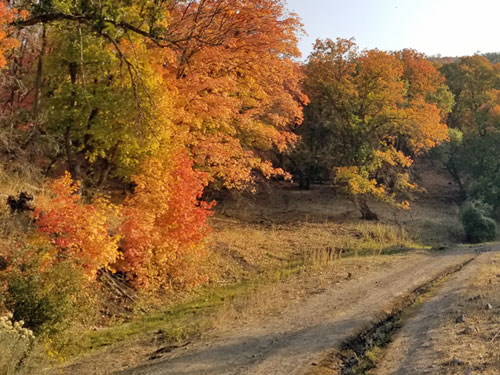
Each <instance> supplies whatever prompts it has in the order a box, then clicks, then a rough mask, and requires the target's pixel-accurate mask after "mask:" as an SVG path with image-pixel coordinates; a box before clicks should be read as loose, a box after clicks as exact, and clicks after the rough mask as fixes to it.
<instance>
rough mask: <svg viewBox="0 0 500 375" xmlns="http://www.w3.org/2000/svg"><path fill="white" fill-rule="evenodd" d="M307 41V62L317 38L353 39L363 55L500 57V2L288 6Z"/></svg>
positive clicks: (298, 1) (293, 0)
mask: <svg viewBox="0 0 500 375" xmlns="http://www.w3.org/2000/svg"><path fill="white" fill-rule="evenodd" d="M287 3H288V9H289V10H291V11H294V12H295V13H297V14H298V15H299V16H300V18H301V19H302V23H303V24H304V27H305V29H306V32H307V34H308V35H306V36H302V38H301V41H300V43H299V47H300V49H301V51H302V54H303V58H306V57H307V56H308V55H309V53H310V52H311V50H312V46H313V44H314V41H315V40H316V39H317V38H322V39H323V38H331V39H333V40H335V39H336V38H351V37H354V38H355V40H356V43H357V45H358V46H359V47H360V49H371V48H378V49H381V50H391V51H393V50H401V49H403V48H413V49H416V50H418V51H420V52H423V53H425V54H427V55H437V54H441V55H442V56H464V55H472V54H474V53H476V52H482V53H484V52H499V51H500V0H287Z"/></svg>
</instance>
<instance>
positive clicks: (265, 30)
mask: <svg viewBox="0 0 500 375" xmlns="http://www.w3.org/2000/svg"><path fill="white" fill-rule="evenodd" d="M16 5H17V7H18V8H19V9H21V10H23V11H26V12H29V14H30V15H29V17H27V18H26V19H24V20H18V21H14V22H12V23H11V26H16V27H17V28H18V29H19V30H23V31H26V32H28V33H30V34H31V35H36V36H37V37H38V38H39V39H43V40H42V41H38V42H37V45H38V46H39V56H38V59H34V62H35V61H37V63H38V65H39V66H41V67H42V69H32V71H33V73H34V72H35V71H36V75H37V77H36V79H33V80H32V84H33V85H35V86H36V87H35V90H34V92H35V93H36V94H35V96H37V99H36V100H34V101H33V106H34V107H36V110H35V109H33V112H36V113H37V116H36V117H37V119H40V121H41V122H43V123H40V126H39V127H37V128H36V130H38V131H39V133H40V134H42V135H44V136H45V135H46V134H47V133H49V134H50V135H51V136H52V139H55V141H56V144H57V146H58V148H59V150H60V151H59V152H57V151H56V150H51V151H50V152H49V153H50V154H52V155H53V154H56V155H57V156H58V158H59V159H60V158H64V159H65V160H66V163H67V165H68V168H69V170H70V171H71V173H72V174H73V175H74V176H76V177H77V178H79V179H83V180H85V181H87V180H90V182H91V183H93V184H97V185H102V184H103V183H104V182H105V181H106V179H107V176H109V175H110V174H112V175H116V176H121V177H126V178H128V177H130V176H131V174H133V173H134V172H135V171H136V170H137V168H138V166H139V165H141V163H142V162H143V161H144V160H145V158H146V157H147V156H148V155H149V156H152V155H155V154H156V153H157V152H158V151H159V150H160V149H161V148H163V147H169V146H168V145H169V144H179V143H181V144H183V145H185V146H186V147H187V148H188V149H189V150H190V153H191V154H192V155H193V157H194V159H195V161H196V165H197V167H198V168H200V169H203V170H204V171H206V172H208V173H209V175H210V179H211V181H212V182H213V183H214V184H215V186H219V187H221V186H225V187H228V188H243V187H244V186H245V185H246V184H247V183H249V182H251V181H252V179H253V176H254V173H255V172H257V171H260V173H262V174H264V175H265V176H267V177H269V176H272V175H283V174H284V172H283V171H282V170H279V169H276V168H274V167H273V166H272V165H271V164H270V162H269V161H266V160H265V159H266V158H265V154H266V153H269V152H282V151H283V150H285V149H286V148H287V147H288V146H289V145H290V144H292V143H293V142H294V141H295V136H294V134H293V132H291V131H290V128H289V126H290V125H293V124H295V123H300V122H301V120H302V110H301V109H302V104H303V103H305V102H306V97H305V96H304V95H303V93H302V92H301V89H300V85H299V82H300V79H301V72H300V69H298V67H297V65H296V64H295V63H294V62H293V58H294V57H297V56H298V55H299V52H298V49H297V47H296V43H297V33H299V32H300V30H301V25H300V23H299V21H298V18H297V16H296V15H294V14H290V13H288V12H287V11H286V9H285V7H284V3H283V1H278V0H265V1H262V0H245V1H242V0H241V1H232V0H231V1H229V0H198V1H195V0H191V1H180V0H178V1H168V2H167V1H161V2H158V1H146V2H137V1H132V2H126V3H122V2H111V1H103V2H88V1H78V2H74V1H63V0H61V1H36V2H35V1H25V2H19V3H16ZM39 112H40V113H39ZM172 129H175V131H171V130H172ZM173 134H174V135H175V139H172V135H173ZM52 161H53V162H54V160H52Z"/></svg>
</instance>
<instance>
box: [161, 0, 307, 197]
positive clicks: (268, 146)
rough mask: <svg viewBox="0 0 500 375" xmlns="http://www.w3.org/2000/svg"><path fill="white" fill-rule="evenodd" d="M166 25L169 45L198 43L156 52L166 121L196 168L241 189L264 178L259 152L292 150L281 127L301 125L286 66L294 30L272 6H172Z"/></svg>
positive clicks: (297, 91) (292, 71)
mask: <svg viewBox="0 0 500 375" xmlns="http://www.w3.org/2000/svg"><path fill="white" fill-rule="evenodd" d="M170 22H171V25H170V30H173V31H174V37H176V38H177V39H182V38H181V36H182V35H186V36H189V35H197V34H199V35H200V37H199V38H189V37H186V41H185V42H180V43H177V44H176V46H175V48H172V49H165V50H163V53H164V57H165V60H167V61H168V64H165V63H164V61H163V62H162V63H163V71H164V79H165V85H166V86H167V87H173V88H174V97H175V103H174V107H175V110H174V116H175V118H174V121H175V123H176V124H177V126H178V127H179V128H183V129H185V131H186V134H188V135H187V137H186V144H187V145H188V147H190V149H191V151H192V152H193V154H194V158H195V161H196V164H197V166H199V167H200V168H202V169H203V170H204V171H206V172H208V173H209V174H210V177H211V178H213V179H216V180H219V181H221V182H222V184H223V185H224V186H226V187H229V188H241V187H243V186H244V185H245V184H246V183H247V182H249V181H251V180H252V172H253V171H254V170H260V171H262V172H263V171H264V170H266V171H267V172H264V173H268V169H269V164H268V163H265V162H263V161H262V157H261V156H262V154H261V152H262V151H269V150H275V151H283V150H285V149H286V148H288V147H289V146H290V145H291V144H293V143H294V142H295V137H294V135H293V133H292V132H291V131H290V130H291V129H290V128H289V126H290V125H294V124H296V123H300V122H302V106H303V105H304V104H305V103H306V102H307V98H306V96H305V95H304V94H303V93H302V91H301V88H300V81H301V77H302V72H301V70H300V69H299V67H298V65H297V64H296V63H295V62H294V61H293V60H292V58H293V57H297V56H299V51H298V49H297V36H296V34H297V33H298V32H300V30H301V25H300V23H299V21H298V18H297V16H296V15H294V14H291V15H290V14H287V13H285V9H284V5H283V2H282V1H277V0H264V1H263V0H245V1H242V0H238V1H234V0H211V1H203V2H188V3H182V2H179V4H178V6H177V7H176V8H175V9H174V10H173V11H172V13H171V21H170ZM200 39H209V40H210V42H201V41H200ZM281 173H282V171H280V170H276V171H274V173H273V174H281Z"/></svg>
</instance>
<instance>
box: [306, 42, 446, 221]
mask: <svg viewBox="0 0 500 375" xmlns="http://www.w3.org/2000/svg"><path fill="white" fill-rule="evenodd" d="M306 75H307V79H306V93H307V94H308V95H309V98H310V99H311V105H310V106H309V107H308V108H307V109H306V122H305V124H304V127H305V128H307V127H308V126H309V124H310V123H321V124H322V126H324V127H325V128H326V129H327V130H328V132H329V134H330V136H329V140H330V141H331V142H332V143H333V144H331V145H330V149H331V150H332V152H334V153H335V156H334V158H333V159H332V162H331V167H332V168H334V178H335V181H336V183H338V184H340V185H342V186H343V187H344V188H345V190H346V192H347V193H349V194H350V196H351V197H352V198H353V200H354V202H355V203H356V205H357V208H358V209H359V211H360V212H361V214H362V216H363V218H365V219H374V218H376V215H375V214H374V213H373V212H371V210H370V209H369V207H368V204H367V198H368V197H369V196H372V197H375V198H377V199H379V200H382V201H384V202H387V203H390V204H393V205H397V206H399V207H402V208H406V207H408V206H409V203H408V201H407V193H409V192H410V191H412V190H415V189H416V188H417V187H416V185H415V184H413V183H411V181H410V178H409V174H408V170H409V168H410V166H411V165H412V163H413V158H414V156H415V155H418V154H419V153H421V152H423V151H425V150H428V149H430V148H432V147H433V146H435V145H436V144H438V143H440V142H442V141H443V140H445V139H446V138H447V127H446V125H445V124H444V122H443V115H444V113H445V112H446V111H445V110H442V109H441V108H440V107H439V106H438V104H436V100H434V99H433V98H432V95H433V94H435V95H437V91H438V90H439V89H442V85H443V79H442V78H441V76H440V74H439V72H438V71H437V70H436V69H435V68H434V67H433V66H432V64H431V63H429V62H427V61H426V60H425V59H424V58H423V56H421V55H419V54H417V53H416V52H414V51H403V52H401V53H396V54H390V53H386V52H382V51H379V50H369V51H363V52H361V53H359V52H358V51H357V48H356V45H355V43H354V41H353V40H342V39H339V40H337V41H336V42H334V41H332V40H325V41H318V42H317V43H316V46H315V49H314V51H313V53H312V54H311V56H310V58H309V62H308V64H307V66H306ZM312 142H314V140H312ZM398 194H399V197H398Z"/></svg>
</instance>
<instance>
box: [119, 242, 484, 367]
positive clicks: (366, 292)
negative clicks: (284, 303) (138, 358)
mask: <svg viewBox="0 0 500 375" xmlns="http://www.w3.org/2000/svg"><path fill="white" fill-rule="evenodd" d="M476 256H477V255H476V254H475V252H474V250H473V249H466V248H461V249H456V250H449V251H439V252H426V251H418V252H413V253H411V254H406V255H401V256H396V258H395V259H394V260H393V261H391V262H390V263H388V266H387V268H385V269H379V270H376V271H373V272H369V273H367V274H364V275H356V277H353V279H352V280H349V281H347V282H344V283H342V284H341V286H339V285H330V286H326V287H325V288H323V289H322V290H321V291H318V293H317V294H314V295H311V296H310V297H309V298H308V299H307V300H306V301H304V302H303V303H301V304H300V305H293V306H290V308H288V309H286V310H285V311H283V312H282V313H281V314H280V315H279V316H275V317H270V318H267V319H265V320H263V321H259V322H252V323H248V324H245V325H242V326H240V327H237V328H235V329H232V330H230V331H227V332H220V333H217V332H214V333H213V334H212V335H210V336H209V337H206V338H205V339H203V340H201V341H199V342H195V343H192V344H190V345H188V346H186V347H182V348H179V349H176V350H174V351H172V352H170V353H167V354H166V355H165V356H164V357H162V358H160V359H157V360H155V361H149V362H148V363H145V364H143V365H141V366H138V367H136V368H133V369H129V370H127V371H125V372H120V374H123V375H156V374H158V375H159V374H163V375H168V374H176V375H202V374H203V375H236V374H252V375H269V374H274V375H279V374H287V375H293V374H297V375H299V374H304V373H305V372H307V371H308V369H310V368H311V366H314V365H315V363H316V362H317V361H319V360H320V359H321V357H322V355H324V354H325V352H327V351H328V350H331V349H332V348H335V347H338V346H339V345H340V344H341V343H342V342H344V341H345V340H346V339H347V338H348V337H351V336H352V335H354V334H356V333H358V332H360V331H362V330H363V329H365V328H367V327H369V326H370V325H371V324H373V323H375V322H377V321H378V320H380V319H381V318H382V317H383V316H384V315H385V314H387V312H389V311H390V309H391V307H392V306H393V305H394V304H395V303H396V302H397V301H398V300H399V299H402V298H403V297H404V296H405V295H407V294H408V293H411V292H412V291H413V290H414V289H415V288H417V287H418V286H421V285H423V284H425V283H426V282H428V281H430V280H432V279H434V278H436V277H437V276H438V275H440V274H441V273H443V272H445V271H446V270H448V269H449V268H451V267H454V266H456V265H458V264H462V263H464V262H466V261H467V260H470V259H472V258H474V257H476Z"/></svg>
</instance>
